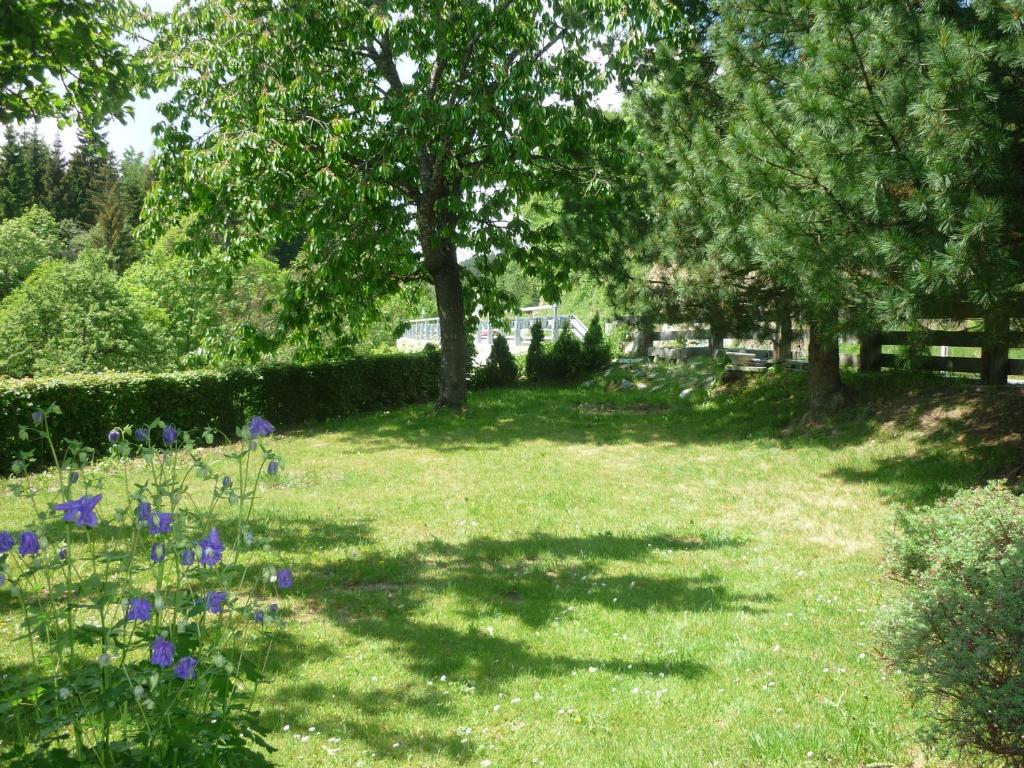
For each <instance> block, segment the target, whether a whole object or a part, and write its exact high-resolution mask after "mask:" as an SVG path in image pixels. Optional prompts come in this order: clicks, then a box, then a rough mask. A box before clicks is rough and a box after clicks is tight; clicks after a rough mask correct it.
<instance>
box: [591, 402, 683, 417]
mask: <svg viewBox="0 0 1024 768" xmlns="http://www.w3.org/2000/svg"><path fill="white" fill-rule="evenodd" d="M576 408H577V409H578V410H579V412H580V413H585V414H587V415H600V414H613V413H665V412H667V411H669V410H671V408H669V406H667V405H664V404H663V403H623V404H621V405H610V404H608V403H580V404H579V405H577V406H576Z"/></svg>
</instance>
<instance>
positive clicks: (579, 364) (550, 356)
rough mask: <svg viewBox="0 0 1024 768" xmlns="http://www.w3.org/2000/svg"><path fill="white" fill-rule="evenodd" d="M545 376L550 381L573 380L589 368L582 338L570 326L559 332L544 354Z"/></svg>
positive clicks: (543, 367)
mask: <svg viewBox="0 0 1024 768" xmlns="http://www.w3.org/2000/svg"><path fill="white" fill-rule="evenodd" d="M542 369H543V378H544V379H546V380H548V381H572V380H573V379H576V378H578V377H579V376H581V375H583V374H584V373H586V372H587V370H588V365H587V356H586V353H585V352H584V350H583V345H582V344H580V340H579V339H577V338H576V336H575V335H574V334H573V333H572V331H570V330H569V329H568V328H566V329H563V331H562V332H561V333H560V334H558V338H557V339H555V343H554V344H552V345H551V349H550V350H548V351H547V352H546V354H545V355H544V365H543V366H542Z"/></svg>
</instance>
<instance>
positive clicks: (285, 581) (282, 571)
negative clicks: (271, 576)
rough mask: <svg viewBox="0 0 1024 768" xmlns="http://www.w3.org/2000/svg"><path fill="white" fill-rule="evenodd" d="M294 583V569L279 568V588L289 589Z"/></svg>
mask: <svg viewBox="0 0 1024 768" xmlns="http://www.w3.org/2000/svg"><path fill="white" fill-rule="evenodd" d="M291 585H292V571H291V569H290V568H279V569H278V571H277V586H278V588H279V589H288V588H289V587H291Z"/></svg>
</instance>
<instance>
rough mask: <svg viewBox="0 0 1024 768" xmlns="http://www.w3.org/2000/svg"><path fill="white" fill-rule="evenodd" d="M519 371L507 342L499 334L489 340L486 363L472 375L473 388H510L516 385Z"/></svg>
mask: <svg viewBox="0 0 1024 768" xmlns="http://www.w3.org/2000/svg"><path fill="white" fill-rule="evenodd" d="M518 377H519V371H518V369H517V368H516V360H515V358H514V357H513V356H512V350H510V349H509V347H508V341H507V340H506V339H505V337H504V336H502V335H501V334H500V333H498V334H495V336H494V338H493V339H492V340H491V354H490V356H488V358H487V362H486V363H485V364H484V365H482V366H480V367H479V368H477V370H476V371H475V373H474V374H473V379H472V383H473V386H474V387H478V388H483V387H510V386H512V385H513V384H515V383H516V379H517V378H518Z"/></svg>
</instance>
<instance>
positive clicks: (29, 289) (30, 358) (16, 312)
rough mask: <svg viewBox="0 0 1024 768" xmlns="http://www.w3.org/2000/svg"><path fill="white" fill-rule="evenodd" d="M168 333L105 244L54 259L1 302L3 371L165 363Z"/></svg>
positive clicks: (59, 371) (0, 367)
mask: <svg viewBox="0 0 1024 768" xmlns="http://www.w3.org/2000/svg"><path fill="white" fill-rule="evenodd" d="M169 362H170V350H169V347H168V344H167V341H166V337H165V336H163V335H162V333H161V331H160V330H159V329H157V328H154V327H153V326H151V325H150V324H149V323H147V322H146V319H145V308H144V307H143V305H141V304H140V303H139V302H137V301H136V300H134V299H133V297H131V296H129V295H128V294H127V293H126V292H125V291H123V290H122V289H121V287H120V285H119V284H118V279H117V275H116V274H115V273H114V271H113V270H112V269H111V268H110V265H109V263H108V261H107V255H106V254H105V253H104V252H102V251H85V252H83V253H82V254H80V255H79V257H78V259H77V260H76V261H74V262H66V261H53V260H46V261H44V262H43V263H42V264H40V265H39V266H38V267H36V268H35V270H34V271H33V272H32V274H31V275H30V276H29V277H28V279H27V280H25V282H24V283H22V284H21V285H20V286H19V287H17V288H15V289H14V290H13V291H12V292H11V293H10V294H9V295H8V296H7V297H6V298H5V299H4V300H3V301H2V302H0V373H3V374H6V375H8V376H33V375H34V376H48V375H57V374H64V373H79V372H96V371H102V370H105V369H110V370H159V369H161V368H164V367H166V366H167V365H168V363H169Z"/></svg>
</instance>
